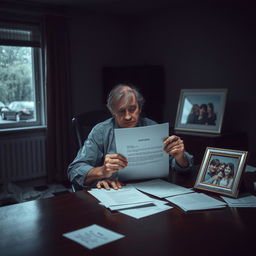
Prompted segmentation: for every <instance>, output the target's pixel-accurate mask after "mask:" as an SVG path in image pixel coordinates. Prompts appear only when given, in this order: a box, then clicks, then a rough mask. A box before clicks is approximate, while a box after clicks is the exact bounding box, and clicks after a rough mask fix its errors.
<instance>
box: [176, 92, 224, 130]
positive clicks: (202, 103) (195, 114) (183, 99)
mask: <svg viewBox="0 0 256 256" xmlns="http://www.w3.org/2000/svg"><path fill="white" fill-rule="evenodd" d="M226 94H227V90H226V89H204V90H203V89H182V90H181V92H180V99H179V105H178V110H177V115H176V121H175V129H176V130H183V131H194V132H211V133H220V132H221V128H222V121H223V116H224V111H225V102H226Z"/></svg>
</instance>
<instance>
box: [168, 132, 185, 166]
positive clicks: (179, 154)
mask: <svg viewBox="0 0 256 256" xmlns="http://www.w3.org/2000/svg"><path fill="white" fill-rule="evenodd" d="M164 145H165V146H164V151H165V152H166V153H167V154H169V155H171V156H173V157H174V158H175V159H176V161H177V163H178V164H179V165H180V166H181V167H187V166H188V160H187V157H186V156H185V154H184V151H185V147H184V143H183V140H181V138H180V137H178V136H176V135H172V136H170V137H168V138H167V139H165V140H164Z"/></svg>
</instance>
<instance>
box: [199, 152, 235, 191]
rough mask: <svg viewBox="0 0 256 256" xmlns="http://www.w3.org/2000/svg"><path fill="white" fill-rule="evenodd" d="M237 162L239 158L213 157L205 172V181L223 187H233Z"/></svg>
mask: <svg viewBox="0 0 256 256" xmlns="http://www.w3.org/2000/svg"><path fill="white" fill-rule="evenodd" d="M237 164H238V159H237V158H230V157H216V156H214V157H212V159H211V160H210V162H209V166H208V169H207V171H206V173H205V177H204V182H205V183H208V184H213V185H217V186H221V187H226V188H232V185H233V181H234V179H235V175H236V169H237V168H236V167H237Z"/></svg>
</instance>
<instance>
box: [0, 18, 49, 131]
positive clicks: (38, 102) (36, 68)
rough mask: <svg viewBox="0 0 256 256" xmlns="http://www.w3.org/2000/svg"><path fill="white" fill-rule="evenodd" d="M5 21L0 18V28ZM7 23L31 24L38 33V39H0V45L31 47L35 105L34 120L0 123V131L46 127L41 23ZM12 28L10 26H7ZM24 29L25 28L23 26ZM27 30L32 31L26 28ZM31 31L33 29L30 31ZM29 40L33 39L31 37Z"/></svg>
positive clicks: (16, 23) (9, 23)
mask: <svg viewBox="0 0 256 256" xmlns="http://www.w3.org/2000/svg"><path fill="white" fill-rule="evenodd" d="M3 22H4V23H5V22H6V20H4V21H2V20H1V19H0V28H5V27H2V26H1V24H3ZM7 24H8V25H13V26H14V28H13V30H15V26H16V25H18V26H22V25H24V27H26V26H27V25H28V26H30V25H31V24H32V25H33V28H36V29H37V32H38V33H40V39H39V40H38V41H31V42H30V41H21V40H13V41H12V40H1V38H0V45H1V46H4V45H5V46H16V47H31V58H32V59H31V64H32V89H33V90H34V99H33V100H34V105H35V120H31V121H30V120H29V121H20V122H12V123H0V132H2V131H11V130H23V129H31V128H46V109H45V108H46V92H45V83H44V79H43V77H44V76H43V48H42V43H41V41H42V32H41V25H40V23H39V22H36V23H34V22H33V23H31V22H29V21H28V22H26V21H19V22H17V21H12V20H8V22H7ZM8 29H10V30H12V28H8ZM25 29H26V28H25ZM26 30H28V31H32V29H31V30H29V29H26ZM32 32H33V31H32ZM31 40H34V39H33V38H32V39H31Z"/></svg>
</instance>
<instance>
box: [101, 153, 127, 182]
mask: <svg viewBox="0 0 256 256" xmlns="http://www.w3.org/2000/svg"><path fill="white" fill-rule="evenodd" d="M127 164H128V161H127V159H126V158H125V157H124V156H122V155H120V154H108V155H106V156H105V159H104V164H103V176H104V177H106V178H109V177H111V176H112V174H113V173H115V172H117V171H119V170H121V169H123V168H125V167H126V166H127Z"/></svg>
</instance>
